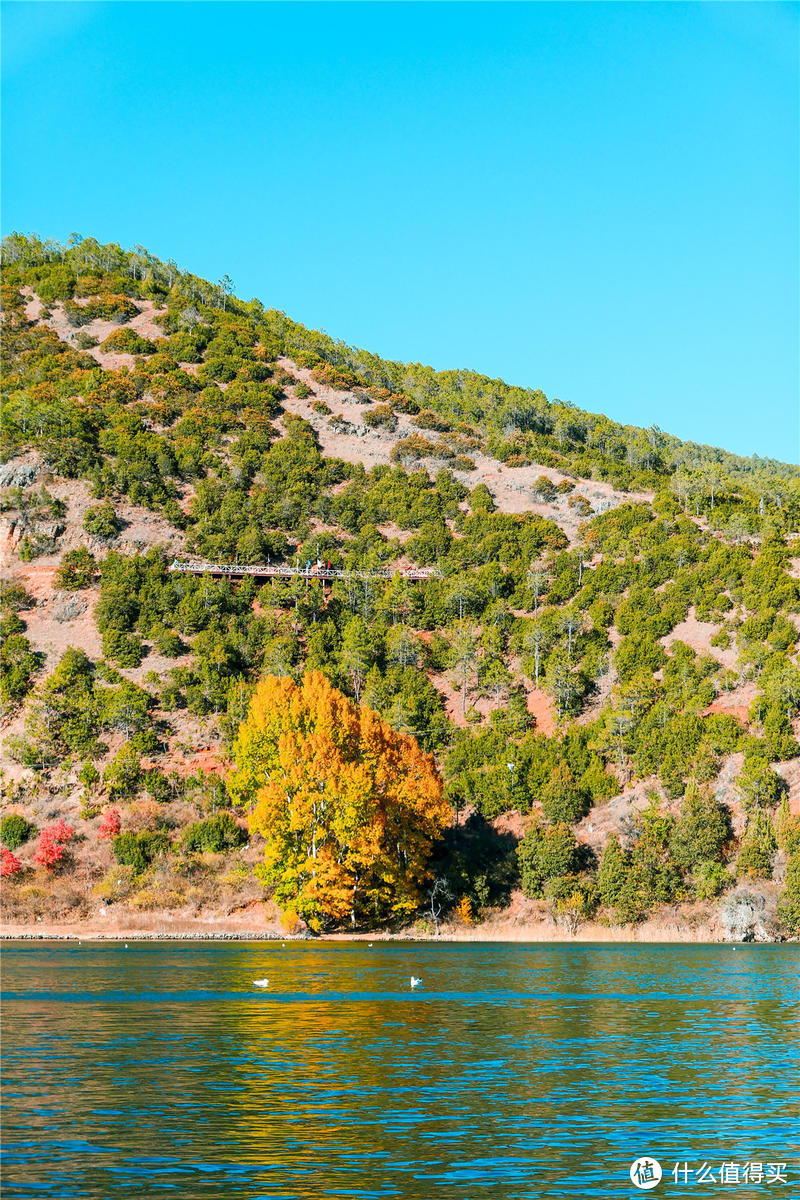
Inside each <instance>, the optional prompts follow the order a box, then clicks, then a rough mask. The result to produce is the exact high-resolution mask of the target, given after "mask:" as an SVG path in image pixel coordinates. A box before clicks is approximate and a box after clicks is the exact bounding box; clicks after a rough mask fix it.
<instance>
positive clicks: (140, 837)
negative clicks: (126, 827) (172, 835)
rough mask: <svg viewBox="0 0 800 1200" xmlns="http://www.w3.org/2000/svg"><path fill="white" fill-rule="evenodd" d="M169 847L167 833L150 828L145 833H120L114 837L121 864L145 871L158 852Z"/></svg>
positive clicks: (117, 856) (116, 855)
mask: <svg viewBox="0 0 800 1200" xmlns="http://www.w3.org/2000/svg"><path fill="white" fill-rule="evenodd" d="M168 848H169V838H168V837H167V835H166V834H165V833H161V832H156V831H152V830H148V831H147V832H145V833H119V834H117V836H116V837H115V838H114V855H115V857H116V860H117V862H118V863H119V864H120V866H123V867H132V868H133V870H134V871H136V872H139V871H144V870H145V869H146V868H147V867H149V866H150V863H151V862H152V861H153V859H154V858H155V857H156V855H157V854H163V853H164V852H165V851H166V850H167V849H168Z"/></svg>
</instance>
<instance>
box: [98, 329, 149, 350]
mask: <svg viewBox="0 0 800 1200" xmlns="http://www.w3.org/2000/svg"><path fill="white" fill-rule="evenodd" d="M102 348H103V350H111V351H113V352H114V353H115V354H155V352H156V345H155V343H154V342H151V341H150V339H149V338H143V337H140V336H139V334H138V333H136V332H134V330H133V329H115V330H114V332H113V333H110V334H109V335H108V337H107V338H106V339H105V341H104V342H103V343H102Z"/></svg>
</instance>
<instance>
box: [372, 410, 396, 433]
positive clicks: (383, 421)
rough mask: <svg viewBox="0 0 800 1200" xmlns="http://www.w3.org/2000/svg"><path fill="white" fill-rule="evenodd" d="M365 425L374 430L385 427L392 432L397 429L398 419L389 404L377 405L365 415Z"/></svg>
mask: <svg viewBox="0 0 800 1200" xmlns="http://www.w3.org/2000/svg"><path fill="white" fill-rule="evenodd" d="M364 424H365V425H369V426H370V427H371V428H372V429H377V428H378V426H379V425H383V426H384V427H385V428H386V429H388V430H390V431H391V430H392V429H396V428H397V417H396V416H395V415H394V413H393V412H392V410H391V408H390V407H389V405H388V404H376V405H375V407H374V408H371V409H370V410H369V412H365V413H364Z"/></svg>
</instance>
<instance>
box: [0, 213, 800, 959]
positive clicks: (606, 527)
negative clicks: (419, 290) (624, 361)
mask: <svg viewBox="0 0 800 1200" xmlns="http://www.w3.org/2000/svg"><path fill="white" fill-rule="evenodd" d="M3 253H4V282H3V328H4V337H3V396H2V400H3V404H2V414H1V416H0V432H1V434H2V464H0V488H2V508H3V512H2V521H3V528H2V531H1V532H0V536H2V544H3V595H2V614H3V615H2V634H3V639H4V641H3V649H2V665H3V684H2V687H3V700H4V705H5V715H4V718H3V728H2V737H3V747H4V767H3V780H4V800H3V805H4V807H3V814H4V816H3V827H2V837H3V841H4V843H5V847H6V848H5V849H4V852H3V872H4V874H5V875H6V878H5V880H4V888H3V913H4V921H5V924H6V929H7V930H10V931H13V930H18V929H21V928H23V927H24V928H29V927H35V926H37V925H38V926H39V927H40V928H44V927H45V926H47V927H48V928H52V927H53V923H54V922H55V923H57V924H58V925H59V927H61V928H63V929H73V928H74V929H78V930H80V929H83V930H85V931H89V932H97V931H102V930H103V929H108V930H113V929H115V928H116V929H125V930H132V929H136V928H140V929H142V930H150V931H159V930H166V929H169V930H171V931H173V932H181V931H188V930H197V929H198V928H208V929H211V930H214V929H216V930H223V929H224V930H232V931H237V930H238V931H242V932H264V931H268V932H274V933H278V932H281V931H282V932H286V933H292V932H295V931H297V930H302V929H303V927H304V922H303V920H302V919H301V918H302V915H303V914H299V915H298V914H297V913H296V912H294V911H293V910H292V909H290V908H287V906H286V905H284V904H281V903H278V901H277V900H276V897H275V894H274V893H273V891H272V889H271V888H270V887H269V886H268V885H265V883H264V882H262V879H263V872H259V871H257V870H256V868H258V867H259V865H260V864H261V863H262V862H263V859H264V842H263V838H262V835H261V834H260V833H258V832H256V831H255V830H249V829H248V826H247V822H246V813H247V806H246V805H245V806H242V805H239V806H236V805H233V803H232V801H233V800H234V799H235V796H232V794H231V792H230V790H229V789H228V788H227V786H226V780H228V779H229V777H230V770H231V759H232V755H233V744H234V741H235V738H236V735H237V731H238V730H239V727H240V724H241V722H242V721H243V720H244V718H245V715H246V713H247V710H248V705H249V702H250V696H251V693H252V689H253V687H254V685H255V683H256V681H257V680H258V679H260V678H262V677H263V676H265V675H274V676H279V677H281V676H291V677H293V678H295V679H299V678H300V677H301V676H302V675H303V673H304V672H305V671H319V672H322V674H323V675H324V676H326V677H327V678H328V679H329V680H330V681H331V683H332V684H333V685H334V687H335V688H337V689H339V690H340V691H341V692H342V693H344V695H345V696H347V697H350V698H351V699H353V700H354V701H355V702H357V703H358V704H361V705H366V706H368V707H369V708H370V709H373V710H375V711H376V712H377V713H379V714H380V715H381V717H383V718H384V720H385V721H386V722H387V723H388V725H389V726H391V727H392V728H393V729H394V730H397V731H399V732H400V733H401V734H407V735H410V736H411V737H413V738H414V739H416V741H417V742H418V744H419V746H420V748H421V749H422V750H423V751H424V752H428V753H430V754H433V755H434V756H435V760H436V763H437V765H438V768H439V770H440V771H441V774H442V776H443V779H444V782H445V795H446V797H447V799H448V801H449V803H450V804H451V806H452V809H453V814H454V817H453V821H452V823H451V825H450V826H449V827H448V828H447V829H446V831H445V832H444V834H443V836H442V837H440V838H439V839H438V840H437V842H436V844H435V845H434V847H433V850H432V857H431V859H430V864H429V881H428V884H429V886H428V887H427V890H426V892H425V895H424V896H420V904H419V909H418V912H417V913H416V914H412V915H411V916H410V917H409V918H408V921H407V923H406V925H405V926H404V927H405V928H410V929H411V930H417V931H418V932H423V931H426V930H428V931H430V930H431V929H432V928H433V927H434V926H438V924H439V921H440V920H441V921H442V922H444V928H445V929H446V930H449V931H451V932H454V933H456V934H458V935H460V936H477V935H481V934H483V935H486V936H508V937H550V936H572V935H575V934H576V933H577V932H578V931H581V933H582V935H583V936H595V937H639V936H651V937H676V938H678V937H686V938H693V937H698V938H699V937H724V936H734V935H741V936H756V937H763V938H767V937H787V936H796V935H797V934H798V933H800V757H798V756H800V745H798V741H797V738H798V735H800V667H799V665H798V636H799V633H800V469H798V468H797V467H793V466H790V465H787V464H783V463H779V462H775V461H772V460H765V459H759V458H758V457H755V456H754V457H753V458H752V459H743V458H741V457H737V456H734V455H731V454H727V453H726V452H724V451H722V450H718V449H715V448H712V447H706V446H698V445H695V444H692V443H686V442H681V441H680V440H678V439H677V438H674V437H672V436H670V435H668V434H665V433H663V432H662V431H661V430H660V429H657V428H651V429H647V430H643V429H637V428H634V427H629V426H621V425H618V424H616V423H614V422H613V421H611V420H609V419H607V418H605V417H602V416H597V415H593V414H590V413H586V412H583V411H581V410H578V409H576V408H574V407H571V406H569V405H566V404H563V403H561V402H559V401H557V400H554V401H552V402H551V401H549V400H548V399H547V398H546V397H545V396H544V395H543V394H542V393H541V392H538V391H534V390H531V389H526V388H521V387H514V386H511V385H507V384H505V383H503V382H502V381H499V380H490V379H487V378H485V377H483V376H480V375H477V374H475V373H473V372H470V371H448V372H435V371H433V370H432V369H430V368H428V367H424V366H421V365H419V364H398V363H392V362H387V361H385V360H381V359H379V358H377V357H376V356H374V355H370V354H368V353H366V352H364V351H361V350H357V349H353V348H352V347H349V346H346V345H344V344H343V343H339V342H334V341H333V340H332V339H330V338H329V337H327V335H324V334H321V333H317V332H315V331H312V330H307V329H305V328H304V327H303V326H301V325H299V324H296V323H295V322H293V321H291V320H290V319H289V318H287V317H286V316H285V315H284V314H282V313H280V312H277V311H274V310H266V309H264V307H263V306H262V304H261V303H260V302H258V301H257V300H252V301H250V302H243V301H241V300H239V299H237V298H236V297H235V296H234V295H233V294H232V287H231V284H230V281H229V280H227V279H225V280H223V281H221V282H220V283H219V284H218V285H214V284H211V283H208V282H207V281H204V280H201V279H198V278H197V277H195V276H193V275H190V274H187V273H185V272H181V271H179V270H178V268H177V267H176V266H175V264H174V263H162V262H160V261H158V260H156V259H154V258H153V257H152V256H150V255H148V254H147V253H146V252H144V251H143V250H141V249H140V248H137V249H136V250H135V251H133V252H129V251H124V250H122V249H121V248H119V247H117V246H101V245H99V244H98V243H96V242H94V241H92V240H90V239H84V240H79V239H72V240H71V244H70V245H68V246H60V245H58V244H56V243H51V242H42V241H41V240H39V239H37V238H26V237H22V236H19V235H14V236H13V237H11V238H9V239H6V242H5V243H4V246H3ZM175 557H178V558H180V559H186V560H196V561H198V562H200V561H206V562H213V563H238V564H264V563H267V562H269V563H270V564H293V563H300V564H305V563H310V564H313V565H314V566H315V565H316V564H317V563H318V562H320V563H330V564H331V566H332V567H333V568H335V569H340V570H342V571H344V572H346V573H347V575H346V577H345V578H337V579H335V580H334V581H333V582H332V583H331V584H330V586H323V584H322V582H321V581H320V579H319V578H316V579H315V578H314V577H313V572H311V573H310V577H309V578H308V579H304V578H302V577H296V578H294V579H292V578H286V579H273V580H270V581H268V582H265V581H263V580H259V579H257V578H250V579H245V580H244V581H243V582H241V583H236V584H232V583H231V582H230V581H229V580H217V579H213V578H212V577H210V576H208V575H206V576H197V577H189V576H181V575H176V574H174V573H172V574H171V573H170V572H169V569H168V568H169V564H170V562H171V561H172V560H173V558H175ZM410 566H420V567H434V568H436V573H435V576H434V577H433V578H430V579H427V580H421V581H414V580H409V579H407V578H404V577H403V575H402V573H398V572H401V571H402V568H404V567H410ZM315 569H316V568H315ZM382 571H386V572H388V573H389V578H388V579H386V578H382V577H381V576H380V574H379V572H382ZM10 818H12V819H11V820H10V823H9V819H10ZM58 821H62V822H64V823H66V825H67V826H68V827H69V829H70V830H71V833H70V834H69V835H67V833H66V831H65V829H64V827H63V825H62V827H61V836H60V837H59V834H58V832H57V831H56V832H54V833H51V834H45V835H44V843H45V850H46V849H47V845H48V844H49V845H51V846H52V845H53V844H55V845H56V847H59V846H60V847H61V850H60V851H58V852H57V853H56V855H55V857H54V856H53V855H52V854H51V855H50V856H49V857H50V861H48V854H47V853H44V854H43V853H42V841H43V837H42V831H43V830H45V831H46V830H47V829H48V828H50V827H51V826H53V825H54V824H56V823H57V822H58ZM37 858H38V861H37ZM362 927H364V928H366V927H367V923H366V922H363V923H362ZM388 927H389V928H396V927H397V925H396V924H395V925H390V926H388ZM321 928H328V929H330V928H333V926H324V923H323V926H322V927H321Z"/></svg>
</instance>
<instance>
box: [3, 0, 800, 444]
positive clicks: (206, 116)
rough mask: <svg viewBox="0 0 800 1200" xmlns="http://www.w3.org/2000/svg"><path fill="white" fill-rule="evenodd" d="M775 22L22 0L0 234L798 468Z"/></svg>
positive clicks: (794, 121) (680, 7) (794, 70)
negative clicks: (152, 267)
mask: <svg viewBox="0 0 800 1200" xmlns="http://www.w3.org/2000/svg"><path fill="white" fill-rule="evenodd" d="M799 20H800V9H798V6H797V5H795V4H772V3H768V2H767V3H702V2H697V3H655V4H650V3H623V4H606V3H566V2H565V3H531V4H526V3H517V4H505V3H488V4H482V3H473V4H460V3H442V4H437V3H420V4H415V3H407V4H393V3H356V4H340V3H323V4H316V3H289V4H281V3H274V4H273V3H258V2H250V3H232V2H226V3H219V4H218V3H191V2H189V0H185V2H183V3H165V2H153V3H137V2H127V3H124V2H117V3H110V4H103V3H88V4H86V3H79V4H72V3H62V2H57V3H48V2H42V0H39V2H37V3H32V4H31V3H24V2H17V0H10V2H7V3H5V4H4V7H3V23H4V39H3V80H4V83H3V91H4V110H3V112H4V116H3V125H4V129H3V157H4V199H3V211H2V226H3V232H4V233H7V232H9V231H11V230H13V229H16V230H20V231H24V232H30V231H36V232H38V233H39V234H41V235H42V236H52V237H58V238H62V239H63V238H65V237H67V236H68V235H69V234H70V233H71V232H73V231H77V232H79V233H82V234H84V235H92V236H95V237H97V238H99V239H100V240H101V241H118V242H121V243H122V244H123V245H133V244H135V243H139V244H142V245H144V246H146V247H147V248H148V249H150V250H151V251H153V252H154V253H155V254H158V255H159V256H161V257H164V258H174V259H176V260H177V262H178V263H179V265H180V266H182V267H184V268H187V269H189V270H191V271H194V272H195V273H196V274H198V275H202V276H205V277H207V278H211V279H216V278H218V277H219V276H220V275H222V274H223V273H224V272H227V273H229V274H230V275H231V276H232V277H233V279H234V282H235V285H236V292H237V294H238V295H240V296H242V297H244V298H245V299H249V298H250V297H251V296H257V297H259V299H261V300H263V301H264V303H265V304H266V305H267V306H270V307H276V308H281V309H283V310H284V311H285V312H287V313H288V314H289V315H290V316H292V317H294V318H295V319H297V320H299V321H302V322H304V323H305V324H307V325H310V326H313V327H316V328H323V329H326V330H327V331H328V333H330V334H332V335H333V336H336V337H341V338H344V339H345V340H346V341H348V342H350V343H352V344H355V345H359V346H364V347H366V348H367V349H370V350H373V351H376V352H377V353H379V354H382V355H384V356H386V357H391V358H398V359H404V360H409V359H410V360H415V361H420V362H426V363H431V364H432V365H433V366H435V367H440V368H446V367H471V368H474V369H476V370H479V371H482V372H485V373H486V374H489V375H494V376H501V377H502V378H504V379H506V380H508V381H509V382H512V383H519V384H523V385H526V386H531V387H540V388H542V389H543V390H544V391H545V392H546V393H547V395H548V396H550V397H551V398H553V397H560V398H561V399H562V400H569V401H571V402H573V403H574V404H577V405H579V406H580V407H583V408H588V409H590V410H591V411H594V412H605V413H607V414H608V415H609V416H611V417H614V418H616V419H617V420H622V421H629V422H633V423H636V424H640V425H649V424H652V423H655V424H658V425H660V426H661V427H662V428H663V429H665V430H668V431H670V432H672V433H676V434H678V435H679V436H681V437H685V438H691V439H694V440H697V441H703V442H709V443H712V444H715V445H722V446H724V447H725V448H727V449H729V450H734V451H738V452H739V453H742V454H751V453H758V454H762V455H771V456H775V457H778V458H782V459H784V460H791V461H797V458H798V407H799V406H798V24H799Z"/></svg>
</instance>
